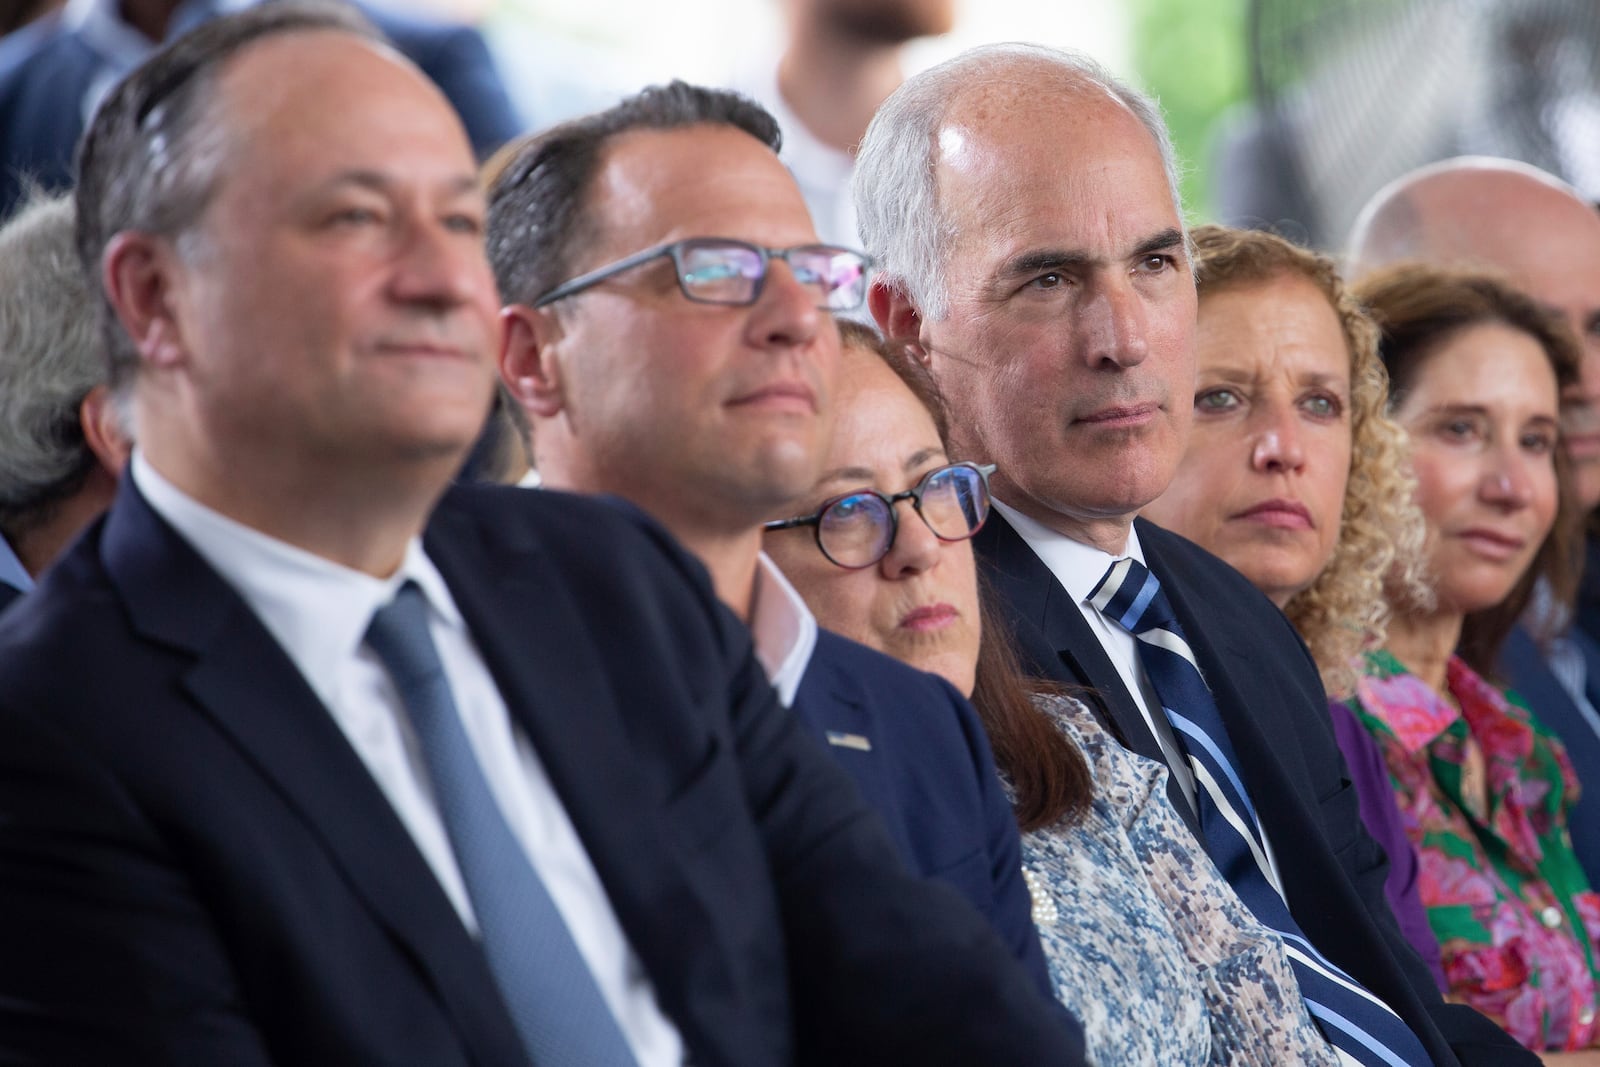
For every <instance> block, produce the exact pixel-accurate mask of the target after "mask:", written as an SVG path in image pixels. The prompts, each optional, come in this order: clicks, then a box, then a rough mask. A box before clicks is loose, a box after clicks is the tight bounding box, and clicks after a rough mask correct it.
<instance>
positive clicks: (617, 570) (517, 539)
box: [428, 485, 726, 614]
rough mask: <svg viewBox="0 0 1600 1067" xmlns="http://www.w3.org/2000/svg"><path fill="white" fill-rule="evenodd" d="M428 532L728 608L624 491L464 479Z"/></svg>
mask: <svg viewBox="0 0 1600 1067" xmlns="http://www.w3.org/2000/svg"><path fill="white" fill-rule="evenodd" d="M428 535H429V537H430V538H433V537H438V538H449V539H458V538H461V537H465V536H475V537H482V538H486V539H492V540H493V541H495V542H498V543H503V544H507V545H510V546H513V547H517V548H525V549H530V550H533V551H538V552H541V553H544V554H546V555H548V556H549V557H550V558H551V559H552V560H554V561H555V562H556V564H557V565H558V567H559V569H560V570H561V572H562V573H564V574H566V575H568V576H569V577H571V578H572V579H573V581H574V582H575V583H578V584H583V585H585V586H588V587H593V588H596V589H608V588H616V589H625V590H629V591H631V592H632V593H633V594H635V595H638V596H648V595H649V594H650V593H651V592H652V591H654V592H655V593H657V594H658V595H667V596H669V597H670V596H679V595H682V594H684V593H689V594H690V595H691V597H692V598H693V599H694V600H696V601H698V602H699V605H700V607H701V608H702V609H703V610H705V611H707V612H712V613H717V614H720V613H721V612H722V611H724V610H726V609H724V608H722V605H721V602H720V601H718V600H717V598H716V593H715V591H714V589H713V588H712V585H711V577H710V575H709V574H708V573H707V571H706V569H705V567H704V566H703V565H702V564H701V563H700V561H699V560H698V559H695V558H694V557H693V556H692V555H690V554H689V553H688V551H687V550H685V549H684V548H683V546H682V545H680V544H679V543H678V541H677V539H676V538H674V537H673V536H672V534H671V533H669V532H668V531H667V529H666V527H664V526H662V525H661V524H660V523H659V522H657V521H656V520H655V519H653V518H651V517H650V516H649V515H648V514H646V513H645V512H644V511H643V510H641V509H640V508H638V507H637V506H635V505H633V504H631V503H629V502H627V501H625V500H621V499H619V498H617V497H610V496H589V495H584V494H580V493H566V492H561V491H559V490H555V489H520V488H516V487H512V486H498V485H464V486H457V487H455V488H453V489H451V490H450V492H449V493H447V494H446V495H445V497H444V499H443V500H442V501H440V503H439V506H438V508H437V509H436V510H435V512H434V516H433V520H432V521H431V522H430V524H429V531H428Z"/></svg>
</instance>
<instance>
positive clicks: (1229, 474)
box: [1141, 226, 1444, 987]
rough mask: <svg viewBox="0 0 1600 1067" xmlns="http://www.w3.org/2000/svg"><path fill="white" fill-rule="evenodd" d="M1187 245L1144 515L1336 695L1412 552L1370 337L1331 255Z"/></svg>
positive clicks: (1377, 772)
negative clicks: (1192, 281)
mask: <svg viewBox="0 0 1600 1067" xmlns="http://www.w3.org/2000/svg"><path fill="white" fill-rule="evenodd" d="M1192 238H1193V241H1194V248H1195V278H1196V283H1197V292H1198V294H1199V300H1200V319H1199V330H1198V333H1197V335H1196V350H1195V363H1196V368H1195V370H1196V379H1197V380H1196V384H1195V389H1194V425H1193V426H1192V427H1191V429H1190V432H1189V443H1188V447H1187V450H1186V451H1185V452H1184V457H1183V460H1182V461H1181V462H1180V463H1179V465H1178V473H1177V475H1176V476H1175V477H1174V478H1173V480H1172V485H1171V486H1169V487H1168V488H1167V491H1166V492H1165V493H1163V494H1162V495H1161V496H1159V497H1157V498H1156V499H1155V500H1154V501H1152V502H1151V503H1150V504H1149V505H1147V506H1146V507H1145V508H1144V510H1143V511H1142V512H1141V514H1143V515H1144V517H1145V518H1147V519H1150V520H1152V521H1154V522H1156V523H1158V524H1160V525H1161V526H1164V527H1166V528H1167V529H1169V530H1171V531H1173V532H1174V533H1179V534H1182V535H1183V536H1185V537H1187V538H1189V539H1190V540H1192V541H1195V542H1196V543H1197V544H1199V545H1200V546H1201V547H1202V548H1205V549H1208V550H1209V551H1211V552H1214V553H1216V554H1217V555H1218V556H1220V557H1221V558H1222V559H1223V560H1225V561H1226V562H1228V563H1229V564H1231V565H1232V566H1233V567H1234V568H1235V569H1236V570H1238V571H1239V572H1240V573H1241V574H1243V575H1244V576H1245V577H1246V578H1248V579H1250V582H1251V584H1253V585H1254V586H1255V587H1256V588H1258V589H1260V590H1261V591H1262V592H1263V593H1265V594H1266V595H1267V596H1268V598H1270V599H1271V600H1272V602H1273V603H1274V604H1276V605H1278V607H1280V608H1282V609H1283V611H1284V613H1285V614H1287V615H1288V616H1289V621H1290V622H1292V623H1294V626H1295V629H1297V630H1298V631H1299V632H1300V636H1301V637H1303V638H1304V639H1305V642H1306V645H1307V646H1308V647H1309V648H1310V650H1311V654H1312V657H1313V658H1314V659H1315V660H1316V662H1317V666H1318V668H1319V669H1320V670H1321V672H1322V680H1323V683H1324V685H1325V686H1326V687H1327V690H1328V693H1329V695H1330V696H1331V697H1333V698H1334V699H1335V700H1336V701H1337V700H1342V699H1343V698H1345V697H1348V696H1350V695H1351V693H1352V692H1353V691H1354V689H1355V681H1356V677H1357V674H1358V672H1359V670H1360V655H1361V653H1362V652H1364V651H1366V650H1367V649H1370V648H1376V647H1378V646H1380V645H1382V644H1383V638H1384V633H1385V628H1386V626H1387V623H1388V618H1389V609H1388V604H1387V601H1386V600H1385V598H1384V594H1383V583H1384V580H1385V576H1386V575H1388V574H1389V573H1390V572H1391V569H1392V568H1393V566H1394V565H1395V563H1396V561H1397V560H1398V561H1402V564H1403V563H1404V562H1405V561H1412V560H1415V559H1416V558H1417V557H1418V556H1419V555H1420V552H1421V548H1422V536H1423V525H1422V516H1421V514H1420V513H1419V512H1418V510H1417V506H1416V504H1415V502H1414V501H1413V500H1412V482H1411V479H1410V478H1409V476H1408V475H1407V474H1406V473H1405V442H1404V433H1403V432H1402V431H1401V430H1400V428H1399V427H1398V426H1396V425H1395V424H1394V423H1393V422H1392V421H1391V420H1390V419H1389V417H1388V415H1387V413H1386V409H1387V406H1388V402H1389V379H1388V375H1387V374H1385V373H1384V370H1383V364H1382V363H1381V362H1380V361H1379V359H1378V334H1377V328H1376V327H1374V326H1373V324H1372V321H1371V320H1370V319H1369V318H1368V317H1367V316H1366V314H1365V313H1364V312H1362V310H1361V309H1360V307H1359V306H1357V304H1356V302H1355V300H1354V298H1353V297H1351V296H1350V295H1349V293H1348V292H1347V291H1346V289H1345V285H1344V282H1343V281H1342V280H1341V279H1340V277H1339V274H1338V270H1337V268H1336V267H1335V265H1334V263H1333V261H1332V260H1330V259H1328V258H1327V257H1325V256H1320V255H1318V254H1316V253H1314V252H1310V251H1307V250H1306V249H1303V248H1299V247H1297V246H1295V245H1293V244H1291V243H1289V242H1288V241H1285V240H1283V239H1282V238H1280V237H1276V236H1273V235H1271V234H1267V233H1261V232H1259V231H1252V230H1235V229H1228V228H1226V227H1222V226H1201V227H1199V228H1198V229H1196V230H1195V231H1194V232H1193V234H1192ZM1330 710H1331V714H1332V715H1333V723H1334V732H1335V734H1336V735H1337V736H1338V739H1339V747H1340V749H1341V750H1342V751H1343V752H1344V756H1345V760H1346V761H1347V762H1348V763H1349V765H1350V769H1351V775H1352V778H1353V779H1354V782H1355V785H1356V788H1357V789H1358V790H1359V791H1360V799H1361V815H1362V819H1363V821H1364V822H1365V823H1366V825H1367V829H1368V831H1369V832H1371V834H1372V836H1373V837H1374V838H1376V839H1377V840H1378V842H1379V843H1380V844H1382V845H1383V847H1384V851H1385V852H1387V853H1388V854H1389V876H1388V878H1387V880H1386V881H1385V883H1384V889H1385V892H1386V894H1387V896H1388V899H1389V904H1390V906H1391V907H1392V908H1393V909H1394V913H1395V917H1396V919H1398V920H1399V922H1400V926H1401V929H1402V930H1403V931H1404V932H1405V935H1406V939H1407V940H1408V941H1410V942H1411V944H1412V946H1413V947H1414V948H1416V950H1417V953H1418V955H1420V956H1422V958H1423V960H1424V962H1426V963H1427V964H1428V965H1429V969H1430V970H1432V971H1433V972H1434V977H1435V979H1436V980H1437V981H1438V982H1439V983H1440V985H1441V987H1442V986H1443V984H1444V973H1443V971H1442V970H1441V969H1440V966H1439V945H1438V942H1437V941H1436V940H1435V939H1434V937H1433V933H1432V931H1431V930H1430V929H1429V927H1428V922H1427V917H1426V915H1425V914H1424V913H1423V910H1422V905H1421V901H1420V900H1419V898H1418V896H1417V859H1416V854H1415V853H1414V852H1413V851H1412V848H1411V845H1410V843H1409V841H1408V840H1407V837H1406V834H1405V829H1404V827H1403V826H1402V825H1401V822H1400V814H1399V812H1398V811H1397V810H1396V808H1395V801H1394V792H1393V790H1392V789H1391V788H1390V786H1389V776H1388V773H1387V771H1386V770H1385V768H1384V763H1383V757H1382V755H1381V754H1380V753H1379V752H1378V750H1377V748H1376V746H1375V745H1374V743H1373V741H1372V739H1371V737H1370V736H1369V735H1368V734H1367V732H1366V731H1365V730H1363V729H1362V728H1361V726H1360V724H1359V723H1358V722H1357V721H1356V719H1355V717H1354V716H1353V715H1352V714H1351V713H1350V711H1349V710H1348V709H1347V708H1345V707H1344V706H1343V705H1342V704H1339V703H1334V704H1332V705H1331V708H1330Z"/></svg>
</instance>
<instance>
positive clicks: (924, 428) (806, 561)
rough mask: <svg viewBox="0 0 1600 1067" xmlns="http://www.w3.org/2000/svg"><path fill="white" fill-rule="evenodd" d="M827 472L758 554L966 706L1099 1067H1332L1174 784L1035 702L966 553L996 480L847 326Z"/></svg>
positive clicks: (1085, 722)
mask: <svg viewBox="0 0 1600 1067" xmlns="http://www.w3.org/2000/svg"><path fill="white" fill-rule="evenodd" d="M841 330H842V332H843V334H844V337H845V341H846V344H845V358H844V361H843V364H842V366H841V374H840V380H839V386H838V391H837V397H836V415H837V423H836V429H835V436H834V443H833V447H832V450H831V452H830V459H829V462H828V465H827V473H826V474H825V475H824V477H823V480H822V482H821V483H820V484H819V485H818V486H817V487H816V489H815V492H814V503H813V506H812V507H811V508H810V509H808V510H807V512H806V513H805V514H803V515H801V516H798V517H796V518H792V519H784V520H780V521H777V522H774V523H771V524H769V527H768V529H769V532H768V534H767V536H766V545H765V547H766V550H767V552H768V553H769V554H771V555H772V556H773V558H774V560H775V561H776V562H777V563H778V565H779V567H780V568H781V569H782V570H783V572H784V574H785V575H786V576H787V577H788V578H789V579H790V581H791V582H792V583H793V584H794V586H795V588H797V589H798V590H799V591H800V593H801V595H802V596H803V597H804V598H805V599H806V602H807V604H808V605H809V606H810V607H811V609H812V611H813V612H814V613H815V614H816V616H817V621H818V623H819V624H820V625H822V626H825V627H827V628H829V629H831V630H834V631H837V632H839V633H842V634H844V635H846V636H848V637H852V638H854V639H855V640H857V641H860V642H861V643H863V644H866V645H869V646H871V647H873V648H877V649H879V650H880V651H883V652H885V653H887V654H889V655H892V656H895V657H896V658H899V659H901V660H903V661H905V662H907V663H909V664H911V665H912V666H915V667H919V668H921V669H924V670H929V671H932V672H934V673H937V674H940V675H942V676H944V677H945V678H946V679H948V680H949V681H950V682H951V683H952V684H953V685H955V686H956V688H958V689H960V690H961V691H962V692H964V693H969V694H971V696H972V699H973V703H974V704H975V705H976V706H977V708H978V711H979V713H980V715H982V716H983V719H984V724H985V727H986V728H987V729H988V731H989V734H990V741H991V744H992V745H993V748H994V752H995V758H996V761H997V762H998V763H999V765H1000V767H1001V769H1002V770H1003V772H1004V773H1005V775H1006V777H1007V779H1008V784H1009V786H1010V787H1011V789H1012V791H1013V793H1014V796H1015V798H1016V808H1017V815H1018V822H1019V824H1020V825H1021V827H1022V829H1023V830H1024V836H1023V862H1024V874H1025V876H1026V877H1027V880H1028V884H1029V887H1030V889H1031V890H1032V892H1033V896H1034V921H1035V923H1036V924H1037V926H1038V928H1039V932H1040V939H1041V941H1042V943H1043V945H1044V948H1045V954H1046V957H1047V958H1048V960H1049V963H1050V971H1051V978H1052V981H1053V982H1054V983H1055V986H1056V989H1057V995H1058V997H1059V998H1060V1000H1061V1001H1062V1003H1063V1004H1065V1005H1066V1006H1067V1007H1068V1008H1069V1009H1070V1010H1071V1011H1072V1012H1073V1013H1074V1014H1075V1015H1076V1016H1077V1017H1078V1018H1079V1019H1080V1020H1081V1021H1082V1023H1083V1025H1084V1030H1085V1034H1086V1038H1087V1041H1088V1046H1089V1059H1090V1062H1092V1063H1095V1064H1098V1065H1100V1067H1114V1065H1121V1064H1128V1065H1132V1064H1148V1063H1161V1064H1171V1065H1178V1067H1189V1065H1193V1067H1199V1065H1202V1064H1230V1065H1261V1067H1266V1065H1269V1064H1270V1065H1277V1064H1285V1063H1295V1064H1336V1063H1338V1062H1339V1059H1338V1056H1337V1054H1336V1053H1335V1052H1334V1050H1333V1049H1332V1047H1331V1046H1330V1045H1328V1043H1327V1042H1326V1041H1325V1040H1324V1039H1323V1037H1322V1035H1321V1033H1320V1031H1318V1030H1317V1028H1316V1026H1315V1024H1314V1023H1312V1022H1311V1019H1310V1017H1309V1015H1308V1014H1307V1013H1306V1010H1305V1006H1304V1003H1303V1001H1302V1000H1301V997H1300V995H1299V989H1298V985H1297V983H1296V980H1295V977H1294V973H1293V971H1292V970H1291V969H1290V966H1289V963H1288V959H1287V957H1286V956H1285V954H1284V946H1283V943H1282V941H1281V940H1279V938H1278V936H1277V935H1276V934H1275V933H1273V932H1272V931H1270V930H1268V929H1266V928H1265V927H1263V926H1262V925H1261V924H1260V923H1258V922H1257V921H1256V920H1255V918H1254V916H1252V915H1251V914H1250V912H1249V911H1248V909H1246V908H1245V906H1244V905H1243V903H1241V902H1240V900H1239V899H1238V897H1237V896H1235V895H1234V893H1233V890H1232V889H1231V888H1230V887H1229V886H1228V884H1227V883H1226V882H1224V881H1223V880H1222V878H1221V876H1220V875H1219V874H1218V873H1217V871H1216V869H1215V868H1214V867H1213V866H1212V864H1211V861H1210V860H1209V859H1208V858H1207V857H1206V855H1205V853H1204V852H1203V851H1202V850H1201V848H1200V846H1199V845H1198V844H1197V843H1196V842H1195V840H1194V838H1193V837H1192V836H1191V835H1190V834H1189V831H1188V829H1187V828H1186V827H1185V826H1184V824H1183V822H1182V820H1181V819H1180V818H1179V816H1178V814H1177V812H1175V811H1174V810H1173V809H1172V807H1171V804H1170V802H1169V801H1168V800H1167V795H1166V786H1165V775H1166V770H1165V768H1162V767H1159V766H1158V765H1156V764H1154V763H1152V762H1150V761H1148V760H1145V759H1143V758H1142V757H1139V756H1136V755H1134V754H1132V753H1130V752H1128V751H1126V750H1125V749H1123V748H1122V747H1121V746H1120V745H1118V744H1117V743H1116V742H1115V741H1113V740H1111V739H1110V738H1109V737H1108V736H1107V735H1106V734H1105V733H1104V732H1103V731H1102V730H1101V728H1100V727H1099V725H1098V724H1097V723H1096V721H1095V719H1094V717H1093V715H1092V714H1091V713H1090V712H1089V710H1088V709H1087V708H1086V707H1084V705H1083V704H1081V703H1080V702H1078V701H1077V700H1074V699H1073V698H1071V697H1070V696H1067V695H1066V694H1064V693H1062V692H1060V691H1057V690H1049V691H1041V692H1037V693H1030V692H1029V691H1028V689H1026V688H1025V683H1024V682H1023V680H1022V676H1021V673H1020V672H1019V671H1018V669H1017V667H1016V663H1015V659H1014V657H1013V655H1012V654H1011V652H1010V650H1009V647H1008V645H1007V643H1006V641H1005V639H1004V637H1003V635H1002V634H1001V632H1000V631H999V630H998V629H997V628H996V627H995V626H994V625H993V624H991V623H990V616H989V614H988V613H987V612H986V611H985V610H984V608H983V606H982V604H981V601H980V598H979V591H978V580H977V571H976V566H975V563H974V559H973V553H972V546H971V544H970V543H968V539H969V538H970V537H971V536H972V535H973V534H974V533H975V532H977V530H978V528H979V527H980V526H981V525H982V524H983V521H984V519H985V518H987V516H988V512H989V495H988V484H987V473H988V470H989V469H990V468H986V467H981V466H973V465H968V464H952V463H951V462H950V460H949V459H948V457H947V455H946V453H945V448H944V444H943V440H944V433H943V430H944V427H943V425H942V418H943V416H942V414H941V411H942V409H941V406H940V405H939V402H938V398H937V393H936V392H935V391H934V388H933V385H932V382H931V379H929V378H928V377H927V375H926V372H924V371H922V370H921V368H920V367H917V366H915V365H914V364H911V363H909V362H908V361H907V360H905V359H904V357H901V356H896V355H894V354H892V353H891V352H890V351H889V350H888V349H887V348H886V347H885V346H883V345H882V344H881V343H880V342H878V340H877V338H876V335H874V334H873V333H872V331H870V330H868V329H866V328H865V327H861V326H858V325H855V324H853V323H845V324H841Z"/></svg>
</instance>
